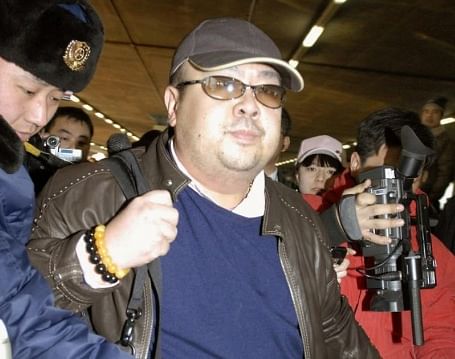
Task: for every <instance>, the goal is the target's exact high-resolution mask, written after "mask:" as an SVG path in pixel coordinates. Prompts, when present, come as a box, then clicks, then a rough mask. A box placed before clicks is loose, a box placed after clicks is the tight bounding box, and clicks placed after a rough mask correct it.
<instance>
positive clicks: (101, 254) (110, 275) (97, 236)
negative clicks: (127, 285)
mask: <svg viewBox="0 0 455 359" xmlns="http://www.w3.org/2000/svg"><path fill="white" fill-rule="evenodd" d="M104 233H105V226H103V225H99V226H96V227H95V229H94V230H91V231H89V232H87V233H86V234H85V237H84V240H85V243H86V249H87V252H88V254H89V260H90V262H91V263H93V264H95V271H96V272H97V273H98V274H100V275H101V278H102V279H103V280H104V281H105V282H108V283H112V284H114V283H117V282H118V280H119V279H122V278H123V277H125V276H126V275H127V274H128V272H129V269H120V268H118V267H117V266H116V265H115V264H114V262H113V261H112V258H111V257H110V256H109V254H108V253H107V249H106V246H105V242H104Z"/></svg>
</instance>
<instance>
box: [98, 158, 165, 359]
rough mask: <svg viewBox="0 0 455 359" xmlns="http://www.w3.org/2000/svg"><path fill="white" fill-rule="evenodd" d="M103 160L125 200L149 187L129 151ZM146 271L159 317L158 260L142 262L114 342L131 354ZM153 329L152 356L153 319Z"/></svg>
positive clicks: (157, 343)
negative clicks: (154, 296)
mask: <svg viewBox="0 0 455 359" xmlns="http://www.w3.org/2000/svg"><path fill="white" fill-rule="evenodd" d="M104 161H105V164H106V165H107V167H108V168H109V169H110V170H111V173H112V175H113V176H114V177H115V179H116V181H117V183H118V184H119V186H120V188H121V189H122V192H123V194H124V195H125V197H126V200H127V201H129V200H131V199H133V198H134V197H137V196H139V195H142V194H144V193H145V192H147V191H149V190H150V188H149V185H148V182H147V180H146V179H145V177H144V175H143V173H142V171H141V169H140V167H139V163H138V161H137V158H136V156H135V155H134V153H133V151H130V150H123V151H118V152H116V153H115V154H113V155H112V156H110V157H109V158H107V159H106V160H104ZM147 272H148V273H149V275H150V276H151V278H152V282H153V286H154V288H153V289H154V291H155V293H156V298H155V308H156V313H157V315H156V318H157V320H158V319H159V314H158V313H159V305H158V298H159V297H160V295H161V268H160V265H159V263H158V261H153V262H152V263H150V264H149V265H143V266H141V267H139V268H136V269H135V277H134V284H133V291H132V293H131V297H130V299H129V301H128V305H127V308H126V321H125V323H124V325H123V329H122V334H121V337H120V339H119V341H118V343H119V344H121V345H122V346H125V347H129V348H130V349H131V351H132V353H133V355H134V354H135V351H136V350H135V348H134V345H133V335H134V327H135V324H136V321H137V319H139V318H140V317H141V316H142V314H143V310H142V304H143V298H142V295H143V292H144V285H145V281H146V278H147ZM155 328H156V329H155V338H156V345H155V350H154V351H155V352H156V355H155V358H159V356H160V352H161V351H160V341H159V330H158V323H157V321H156V326H155Z"/></svg>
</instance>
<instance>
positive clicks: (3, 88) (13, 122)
mask: <svg viewBox="0 0 455 359" xmlns="http://www.w3.org/2000/svg"><path fill="white" fill-rule="evenodd" d="M63 95H64V93H63V92H62V91H61V90H60V89H58V88H57V87H55V86H51V85H49V84H47V83H46V82H44V81H41V80H40V79H38V78H36V77H35V76H33V75H32V74H31V73H29V72H27V71H24V70H23V69H22V68H20V67H18V66H16V65H15V64H13V63H11V62H7V61H5V60H4V59H3V58H1V57H0V115H2V116H3V118H4V119H5V120H6V121H7V122H8V123H9V124H10V126H11V127H12V128H13V129H14V130H15V131H16V133H17V135H18V136H19V138H20V139H21V140H22V141H27V140H28V139H29V138H30V137H31V136H32V135H34V134H35V133H37V132H38V131H39V130H40V129H41V128H42V127H43V126H45V125H46V123H47V122H48V121H49V119H50V118H51V117H52V116H53V114H54V113H55V111H56V110H57V107H58V104H59V102H60V100H61V99H62V97H63Z"/></svg>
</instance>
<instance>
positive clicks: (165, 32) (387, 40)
mask: <svg viewBox="0 0 455 359" xmlns="http://www.w3.org/2000/svg"><path fill="white" fill-rule="evenodd" d="M335 1H336V0H335ZM335 1H334V0H257V1H256V0H217V1H209V0H175V1H171V0H161V1H159V0H157V1H153V0H91V2H92V4H93V5H94V7H95V8H96V9H97V10H98V12H99V13H100V15H101V18H102V20H103V22H104V25H105V34H106V36H105V37H106V43H105V47H104V50H103V53H102V56H101V61H100V64H99V66H98V69H97V71H96V74H95V76H94V79H93V81H92V83H91V84H90V85H89V87H88V88H87V89H86V90H84V91H83V92H81V93H79V94H78V96H79V97H80V99H81V100H82V101H83V102H86V103H89V104H90V105H91V106H93V107H94V108H95V109H96V110H98V111H99V112H101V113H103V114H104V115H105V116H106V117H107V118H109V119H111V120H112V121H114V122H115V123H118V124H119V125H120V126H122V127H123V128H126V129H127V130H129V131H131V132H132V133H134V134H135V135H137V136H140V135H142V134H143V133H145V132H146V131H148V130H149V129H152V128H153V127H154V126H155V127H158V128H162V126H163V125H165V124H166V115H165V108H164V104H163V91H164V88H165V86H166V84H167V80H168V73H169V67H170V62H171V57H172V54H173V52H174V50H175V48H176V46H177V45H178V43H179V41H180V40H181V39H182V38H183V36H184V35H185V34H186V33H188V32H189V31H190V30H191V29H192V28H193V27H195V26H196V25H197V24H198V23H199V22H201V21H202V20H203V19H206V18H210V17H219V16H234V17H240V18H243V19H246V20H249V21H251V22H253V23H254V24H256V25H257V26H258V27H260V28H261V29H263V30H264V31H265V32H266V33H268V34H269V35H270V37H271V38H272V39H273V40H275V42H276V43H277V44H278V46H279V48H280V50H281V52H282V54H283V57H284V59H286V60H290V59H291V58H294V59H296V57H297V58H298V60H299V65H298V67H297V68H298V70H299V71H300V72H301V73H302V75H303V77H304V79H305V89H304V90H303V91H302V92H300V93H289V94H288V98H287V103H286V108H287V109H288V110H289V112H290V114H291V117H292V120H293V128H292V131H291V136H292V147H291V152H290V153H289V154H288V156H292V155H293V153H294V152H295V151H297V149H298V145H299V142H300V140H301V139H303V138H306V137H310V136H315V135H319V134H329V135H331V136H334V137H337V138H338V139H340V140H341V141H342V142H345V143H346V142H350V141H353V140H354V136H355V130H356V127H357V124H358V122H359V121H360V120H361V119H362V118H363V117H365V116H366V115H367V114H368V113H370V112H372V111H374V110H376V109H379V108H382V107H385V106H398V107H402V108H407V109H412V110H415V111H418V110H419V108H420V106H421V104H422V103H423V102H424V101H425V100H426V99H428V98H430V97H433V96H435V95H444V96H446V97H447V98H449V104H448V108H447V112H446V115H453V114H454V113H455V1H453V0H432V1H428V0H347V1H346V2H344V3H342V4H335ZM315 24H316V25H317V24H324V28H325V30H324V32H323V33H322V35H321V36H320V37H319V39H318V41H317V42H316V43H315V45H314V46H313V47H310V48H301V43H302V40H303V38H304V37H305V35H306V34H307V33H308V31H309V30H310V29H311V28H312V26H313V25H315ZM92 116H93V121H94V123H95V137H94V142H95V143H98V144H105V143H106V140H107V138H108V137H109V136H110V135H111V134H112V133H114V132H116V131H118V129H116V128H114V127H112V126H111V125H109V124H106V123H105V121H104V120H103V119H100V118H98V117H96V116H94V115H93V112H92ZM117 127H118V126H117ZM453 127H455V125H454V124H452V125H449V126H448V128H449V129H450V132H451V133H452V132H453V130H454V128H453ZM294 154H295V153H294Z"/></svg>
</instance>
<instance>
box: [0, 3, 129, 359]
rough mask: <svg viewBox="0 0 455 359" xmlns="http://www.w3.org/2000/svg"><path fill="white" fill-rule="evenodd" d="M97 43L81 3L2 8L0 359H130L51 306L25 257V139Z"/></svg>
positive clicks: (81, 81)
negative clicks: (6, 336)
mask: <svg viewBox="0 0 455 359" xmlns="http://www.w3.org/2000/svg"><path fill="white" fill-rule="evenodd" d="M102 44H103V27H102V24H101V22H100V19H99V18H98V15H97V14H96V13H95V11H94V10H93V8H92V7H91V6H90V5H89V4H88V3H87V2H86V1H84V0H81V1H74V0H60V1H50V0H35V1H32V2H28V1H20V0H3V1H1V3H0V357H1V358H2V359H5V358H8V359H9V358H15V359H21V358H26V359H31V358H41V359H43V358H52V359H56V358H125V359H126V358H130V356H129V355H128V354H126V353H124V352H122V351H120V349H119V348H118V347H116V346H115V345H114V344H110V343H107V342H106V340H105V339H104V338H102V337H99V336H96V335H94V334H92V333H91V331H90V329H89V327H88V326H87V324H86V323H85V322H84V321H82V320H81V319H80V318H78V317H76V316H74V315H73V314H71V313H70V312H69V311H64V310H62V309H57V308H56V307H54V306H53V303H54V298H53V295H52V292H51V290H50V288H49V286H48V284H47V283H46V281H45V279H44V278H43V277H42V276H41V275H40V274H39V273H38V271H36V269H34V268H33V267H32V266H31V264H30V262H29V260H28V256H27V253H26V243H27V241H28V240H29V237H30V233H31V226H32V220H33V213H34V198H35V195H34V188H33V183H32V181H31V179H30V177H29V174H28V173H27V171H26V169H25V167H24V166H23V158H24V146H23V142H25V141H27V140H28V139H29V138H30V137H31V136H32V135H34V134H35V133H37V132H38V131H39V130H40V129H41V128H42V127H43V126H44V125H45V124H46V123H47V121H48V120H49V119H50V118H51V117H52V115H53V113H54V112H55V111H56V110H57V107H58V104H59V101H60V100H61V99H62V97H63V96H64V94H65V93H66V94H69V93H70V91H80V90H82V89H83V88H84V87H85V86H86V85H87V83H88V82H89V80H90V78H91V77H92V75H93V73H94V71H95V67H96V63H97V61H98V57H99V55H100V52H101V48H102ZM5 335H8V337H9V341H8V340H7V339H6V338H5V337H4V336H5ZM8 342H9V343H10V344H11V345H7V344H9V343H8Z"/></svg>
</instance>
